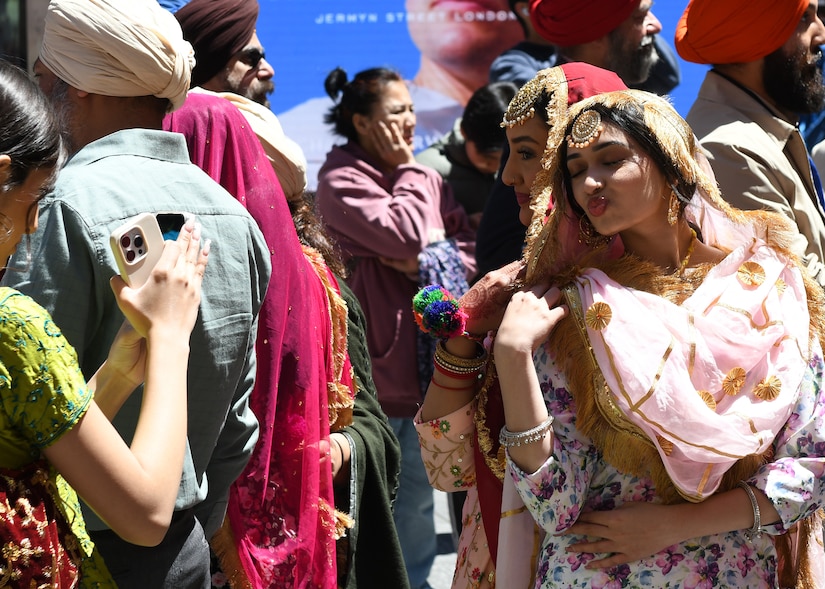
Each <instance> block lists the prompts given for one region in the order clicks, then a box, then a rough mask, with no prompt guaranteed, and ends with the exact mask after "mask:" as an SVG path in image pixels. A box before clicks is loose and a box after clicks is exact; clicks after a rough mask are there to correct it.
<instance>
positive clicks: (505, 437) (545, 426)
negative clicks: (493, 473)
mask: <svg viewBox="0 0 825 589" xmlns="http://www.w3.org/2000/svg"><path fill="white" fill-rule="evenodd" d="M552 425H553V416H552V415H551V416H550V417H548V418H547V419H545V420H544V421H542V422H541V423H540V424H538V425H537V426H536V427H531V428H530V429H528V430H526V431H523V432H511V431H510V430H508V429H507V426H506V425H505V426H504V427H502V428H501V432H500V433H499V434H498V443H499V444H501V445H502V446H503V447H504V448H512V447H513V446H522V445H525V444H532V443H534V442H538V441H539V440H543V439H544V437H545V436H546V435H547V432H549V431H550V428H551V426H552Z"/></svg>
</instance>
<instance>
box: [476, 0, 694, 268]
mask: <svg viewBox="0 0 825 589" xmlns="http://www.w3.org/2000/svg"><path fill="white" fill-rule="evenodd" d="M523 4H529V6H522V5H523ZM652 4H653V2H652V0H529V2H511V6H513V7H514V9H516V10H522V9H526V10H527V13H528V16H529V20H530V23H531V25H532V28H533V29H534V30H535V32H536V33H538V34H539V35H540V36H541V37H542V38H544V39H545V40H546V41H548V42H550V43H552V44H553V46H555V53H554V55H553V57H552V59H553V62H552V64H555V65H561V64H563V63H573V62H581V63H588V64H590V65H593V66H596V67H600V68H602V69H605V70H609V71H612V72H615V73H616V74H617V75H618V76H619V78H621V79H622V81H623V82H624V83H625V84H626V85H627V86H630V87H635V88H642V89H644V90H648V89H649V90H650V91H652V92H657V93H658V92H667V91H669V89H671V88H673V86H675V85H676V84H677V83H678V68H677V66H676V65H675V63H676V56H675V55H673V52H672V50H671V49H670V48H668V47H666V43H663V42H661V39H659V41H658V42H657V41H656V39H657V37H659V35H658V33H659V32H660V31H661V30H662V25H661V23H660V22H659V20H658V19H657V18H656V17H655V16H654V15H653V13H652V12H651V11H650V8H651V6H652ZM522 16H524V15H523V13H522ZM657 45H659V47H658V48H657ZM659 51H661V52H662V54H663V55H664V54H665V52H666V53H668V54H670V55H669V56H668V57H664V58H663V60H662V61H661V62H658V65H657V67H656V68H655V69H657V70H660V71H659V72H658V74H659V76H658V79H657V81H656V83H652V82H653V79H652V78H653V77H654V76H649V75H650V73H651V70H652V69H653V66H654V65H656V64H657V61H658V59H659ZM510 59H511V60H512V56H510ZM510 64H511V65H513V64H514V61H510ZM670 65H673V66H674V68H677V69H671V68H670V67H669V66H670ZM522 67H523V66H522ZM513 69H514V70H515V68H513ZM535 73H536V72H535V71H534V72H532V73H530V74H529V76H528V77H526V78H525V75H526V74H525V73H523V72H522V73H520V74H519V75H518V77H519V78H520V79H521V80H522V83H524V82H526V81H527V80H529V79H530V78H532V77H533V76H534V75H535ZM649 78H650V79H649ZM645 82H650V83H651V86H650V87H649V86H647V85H646V84H645ZM663 86H667V89H665V88H664V87H663ZM508 154H509V148H506V149H505V152H504V157H503V159H502V164H501V165H502V169H503V166H504V163H505V162H506V159H507V156H508ZM501 171H502V170H501V169H500V170H499V177H498V178H497V180H496V183H495V185H494V186H493V189H492V191H491V193H490V196H489V198H488V199H487V205H486V207H485V210H484V214H483V215H482V218H481V224H480V225H479V228H478V234H477V238H476V262H477V264H478V272H479V273H478V275H479V276H483V275H484V274H486V273H487V272H490V271H491V270H494V269H496V268H500V267H502V266H505V265H506V264H509V263H510V262H512V261H514V260H517V259H519V258H520V257H521V252H522V246H523V245H524V237H525V233H524V230H525V229H524V225H522V224H521V222H520V221H519V219H518V212H519V207H518V204H517V202H516V195H515V193H514V192H513V188H512V186H507V185H505V184H504V183H503V182H502V180H501Z"/></svg>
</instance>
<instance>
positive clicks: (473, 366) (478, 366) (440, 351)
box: [433, 341, 487, 378]
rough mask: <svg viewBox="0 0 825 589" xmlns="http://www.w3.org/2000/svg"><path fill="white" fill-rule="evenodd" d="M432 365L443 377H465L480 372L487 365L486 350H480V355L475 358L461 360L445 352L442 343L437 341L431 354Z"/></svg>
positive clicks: (459, 357) (445, 349)
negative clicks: (433, 352)
mask: <svg viewBox="0 0 825 589" xmlns="http://www.w3.org/2000/svg"><path fill="white" fill-rule="evenodd" d="M433 363H434V364H435V366H436V367H438V368H441V369H442V370H439V372H441V373H442V374H444V375H445V376H453V375H455V376H456V378H462V377H466V376H467V375H470V374H475V373H478V372H480V371H481V370H482V369H483V368H484V366H485V365H486V364H487V350H482V352H481V354H480V355H478V356H476V357H475V358H462V357H461V356H456V355H455V354H451V353H450V352H448V351H447V348H445V347H444V342H443V341H439V342H438V343H437V344H436V345H435V354H433Z"/></svg>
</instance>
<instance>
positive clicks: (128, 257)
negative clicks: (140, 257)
mask: <svg viewBox="0 0 825 589" xmlns="http://www.w3.org/2000/svg"><path fill="white" fill-rule="evenodd" d="M126 261H127V262H134V261H135V252H134V251H132V250H129V251H127V252H126Z"/></svg>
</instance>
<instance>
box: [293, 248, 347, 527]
mask: <svg viewBox="0 0 825 589" xmlns="http://www.w3.org/2000/svg"><path fill="white" fill-rule="evenodd" d="M301 248H302V249H303V250H304V255H305V256H306V258H307V259H308V260H309V261H310V262H311V263H312V266H313V268H314V269H315V273H316V274H317V275H318V278H319V279H320V280H321V283H322V284H323V285H324V290H325V291H326V293H327V301H328V303H329V304H328V305H327V306H328V308H329V316H330V321H331V324H332V337H331V341H330V342H329V345H330V346H331V348H332V361H333V367H332V368H333V380H332V381H331V382H329V383H327V389H328V391H327V392H328V411H329V427H330V431H339V430H341V429H342V428H344V427H346V426H348V425H351V424H352V408H353V407H354V406H355V395H356V394H357V391H356V387H357V384H356V380H355V376H354V374H353V372H352V367H350V374H349V375H348V376H349V377H350V381H351V382H352V389H350V388H349V387H348V386H347V385H346V384H344V383H343V382H341V379H342V378H343V374H344V365H345V362H346V359H347V302H346V301H345V300H344V299H343V298H342V297H341V295H340V294H338V291H337V290H336V289H335V287H334V286H333V285H332V283H331V281H330V278H329V275H328V274H327V266H326V264H325V263H324V258H323V256H322V255H321V254H320V253H319V252H318V251H317V250H315V249H313V248H311V247H309V246H306V245H301ZM350 527H351V526H350Z"/></svg>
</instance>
